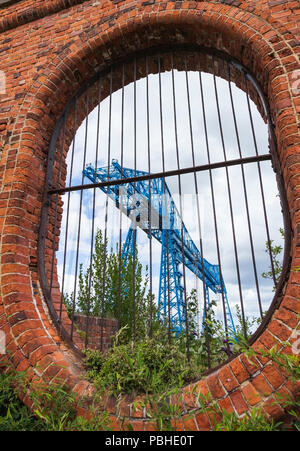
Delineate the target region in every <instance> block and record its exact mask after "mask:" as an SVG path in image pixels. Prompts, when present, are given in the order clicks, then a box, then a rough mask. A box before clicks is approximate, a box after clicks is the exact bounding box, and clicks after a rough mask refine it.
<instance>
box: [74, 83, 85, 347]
mask: <svg viewBox="0 0 300 451" xmlns="http://www.w3.org/2000/svg"><path fill="white" fill-rule="evenodd" d="M85 106H86V111H85V113H86V117H85V137H84V152H83V163H82V178H81V183H83V180H84V174H83V171H84V169H85V163H86V152H87V136H88V125H89V117H88V114H89V91H88V89H87V91H86V93H85ZM82 198H83V190H80V202H79V216H78V226H77V245H76V261H75V279H74V291H73V293H74V299H75V300H76V293H77V276H78V261H79V247H80V234H81V215H82ZM73 324H74V312H73V317H72V329H71V339H73V332H74V327H73Z"/></svg>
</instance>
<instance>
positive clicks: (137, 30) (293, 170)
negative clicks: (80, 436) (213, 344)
mask: <svg viewBox="0 0 300 451" xmlns="http://www.w3.org/2000/svg"><path fill="white" fill-rule="evenodd" d="M24 3H25V2H24ZM254 3H255V2H254ZM124 6H125V5H123V2H120V4H119V6H117V7H112V9H113V11H114V13H113V15H110V16H109V11H106V12H103V11H102V10H101V9H99V10H98V9H97V8H95V6H94V5H93V4H92V2H83V5H82V6H78V7H74V8H73V9H72V17H71V15H70V16H69V17H67V18H66V17H60V16H59V14H58V15H57V16H56V17H55V19H56V20H55V24H54V22H53V21H52V19H51V17H50V18H49V19H47V20H44V22H43V21H42V20H41V22H40V26H41V27H42V28H43V27H45V30H48V31H45V32H47V33H49V37H48V39H50V38H51V34H52V36H56V35H55V33H57V34H58V35H59V34H60V35H61V36H60V39H57V41H56V39H54V38H53V39H54V42H56V44H55V45H56V49H57V48H59V49H61V50H59V51H58V54H57V55H56V54H55V49H54V48H52V49H51V50H50V49H49V52H48V58H49V59H48V60H47V62H45V63H44V64H41V66H40V67H34V69H33V70H32V73H30V74H29V75H28V80H27V88H28V92H27V93H26V94H25V95H20V93H19V92H18V89H16V88H15V85H14V81H13V75H12V77H11V79H9V80H8V92H9V95H12V94H14V95H15V99H14V105H13V108H12V109H11V110H10V111H9V120H8V121H6V123H5V128H4V133H3V135H4V136H3V142H4V147H3V152H2V154H1V166H0V173H1V176H2V189H1V205H0V206H1V219H0V225H1V304H0V321H1V329H2V330H4V331H5V332H6V334H7V348H8V351H9V353H10V357H9V358H10V360H11V362H12V363H13V365H14V366H15V367H16V368H17V369H19V370H21V369H26V368H28V367H30V366H34V365H38V368H39V369H38V371H37V372H36V373H35V375H34V377H43V378H50V379H52V378H53V377H54V376H57V375H59V376H60V377H63V378H65V379H66V380H67V381H68V382H69V384H70V385H71V386H72V387H73V389H74V390H75V391H76V392H78V393H79V394H80V395H83V394H88V393H90V392H91V391H92V387H91V385H90V384H89V383H88V382H86V381H82V380H81V379H80V377H79V375H80V362H79V361H78V360H77V359H76V357H75V356H74V355H73V353H72V352H70V351H69V350H68V348H67V346H66V345H65V344H64V343H63V341H62V340H61V339H60V337H59V336H58V333H57V331H56V329H55V327H54V326H53V324H52V322H51V319H50V317H49V313H48V310H47V307H46V305H45V303H44V300H43V295H42V292H41V288H40V281H39V275H38V273H37V258H38V255H37V240H38V228H39V220H40V210H41V207H42V201H43V189H44V185H45V163H46V156H47V152H48V148H49V142H50V138H51V135H52V133H53V130H54V127H55V122H56V120H57V118H58V117H59V115H60V114H61V113H62V111H63V109H64V107H65V105H66V104H67V102H68V101H69V100H70V98H72V96H73V95H74V94H75V92H76V91H77V90H78V89H79V88H80V86H81V84H82V83H83V82H84V81H86V80H88V79H90V78H91V76H92V75H93V74H94V73H96V72H97V71H99V70H100V69H101V68H104V67H106V66H107V65H108V64H109V63H110V62H112V61H114V60H116V59H118V58H120V57H121V56H123V55H124V54H126V53H132V51H134V50H137V49H138V50H141V49H142V48H145V47H151V46H152V45H158V44H160V43H162V42H163V43H166V42H169V43H175V42H180V43H183V42H184V43H195V42H196V43H197V44H199V45H201V44H202V45H203V44H204V43H205V46H208V47H212V48H216V49H219V50H222V51H225V52H227V53H228V54H230V55H231V56H233V57H235V58H236V59H237V60H239V61H241V63H243V64H244V65H245V66H246V67H247V68H248V69H249V70H251V71H252V72H253V73H254V74H255V75H256V77H257V79H258V80H259V82H260V84H261V86H262V87H263V90H264V92H265V94H266V95H267V97H268V99H269V102H270V107H271V114H272V118H273V121H274V124H275V127H276V136H277V141H278V148H279V154H280V162H281V168H282V171H283V176H284V181H285V185H286V191H287V196H288V201H289V208H290V213H291V219H292V228H293V243H292V249H291V257H292V260H291V266H292V268H294V267H297V266H298V265H299V255H298V250H297V249H298V246H297V245H298V227H299V226H298V221H299V219H298V215H297V212H298V204H297V198H298V190H299V185H298V176H297V167H298V150H299V134H298V117H297V114H296V112H297V107H298V108H299V94H298V93H297V92H296V93H295V92H293V90H292V83H293V81H294V80H293V71H294V70H295V69H297V68H298V65H297V64H298V61H297V58H296V53H295V52H294V50H293V49H294V44H293V42H292V40H291V39H289V35H288V31H287V30H286V29H285V28H284V27H283V26H282V24H279V26H278V25H277V24H276V23H274V24H272V25H271V24H270V23H268V21H266V20H265V19H263V18H260V17H258V15H254V14H251V13H249V12H247V11H245V10H242V9H239V8H236V7H234V6H228V5H223V4H220V3H213V2H192V3H180V4H179V3H173V2H166V3H159V4H157V5H156V4H154V6H152V5H144V6H139V7H137V6H138V5H135V7H134V8H132V9H130V10H129V9H128V10H126V9H125V8H124ZM122 8H123V10H122ZM105 14H107V15H108V17H109V19H107V20H103V15H105ZM48 20H49V21H48ZM80 20H82V21H83V23H84V25H85V26H86V31H82V32H81V33H76V23H77V21H80ZM270 22H272V21H270ZM273 22H274V21H273ZM50 26H52V28H53V29H52V30H51V31H49V27H50ZM67 30H68V31H67ZM29 32H30V34H31V37H32V39H33V41H34V38H35V39H38V38H37V37H36V36H37V34H38V33H40V30H38V32H37V29H35V27H34V26H31V27H30V31H29ZM72 32H73V33H72ZM11 33H12V36H11V39H15V40H17V39H18V37H19V36H20V31H18V30H16V31H14V30H12V32H11ZM69 34H70V36H71V35H72V37H70V39H69V41H68V42H67V43H65V45H64V46H62V47H61V42H62V40H63V39H62V38H64V39H66V36H68V35H69ZM67 39H68V38H67ZM83 42H84V45H83ZM35 51H36V52H37V53H38V50H37V49H36V50H35ZM10 93H11V94H10ZM18 94H19V95H18ZM297 100H298V102H297ZM8 103H9V99H8V100H7V104H8ZM288 251H289V250H288ZM298 279H299V275H298V273H297V272H293V271H292V272H291V273H290V276H289V280H288V281H287V283H286V284H285V287H284V296H283V297H281V298H279V299H278V305H277V307H278V308H277V309H276V310H275V313H274V314H273V317H272V318H271V319H270V323H269V325H268V327H267V329H266V330H265V331H264V332H263V333H262V334H261V335H260V336H259V338H258V339H257V340H256V342H255V343H254V344H253V347H254V348H256V349H257V348H260V347H265V348H268V349H269V348H270V347H272V346H273V345H274V344H275V343H276V341H277V340H280V341H282V342H284V341H286V340H289V341H291V337H292V334H293V331H294V330H295V329H296V327H297V324H298V319H297V314H298V313H299V311H300V309H299V292H298V291H299V287H298V283H299V281H298ZM56 363H60V364H63V365H64V367H65V368H64V369H60V368H59V367H57V366H55V365H53V364H56ZM33 374H34V373H33ZM196 385H197V389H198V390H199V391H201V392H202V393H203V394H206V393H207V392H210V393H211V395H212V398H213V399H215V400H216V401H217V402H218V403H219V405H220V406H222V407H225V408H226V409H228V410H229V411H232V410H233V409H234V410H235V411H236V412H237V413H238V414H243V413H244V412H245V411H247V410H249V409H251V408H252V407H253V406H258V405H263V406H264V409H265V411H266V412H267V413H268V414H270V415H271V416H274V417H276V416H278V415H281V414H282V410H281V409H280V408H279V407H277V406H274V404H273V401H274V393H276V392H279V393H286V392H287V391H294V390H295V388H294V387H293V386H292V385H291V384H290V383H289V382H287V380H286V377H285V375H284V374H281V373H280V371H279V369H278V368H276V367H275V366H274V364H273V363H271V362H268V361H266V360H265V359H259V360H256V362H255V364H253V363H251V364H250V362H249V361H248V360H247V359H246V357H245V356H243V355H241V356H239V357H237V358H235V359H234V360H232V361H231V362H230V363H228V364H227V365H225V366H224V367H222V368H221V369H218V370H216V371H215V372H214V373H212V374H211V375H209V376H208V377H207V378H206V379H205V380H203V381H201V382H199V383H198V384H196ZM266 388H267V390H266ZM189 389H190V388H189V387H187V388H186V389H185V391H186V396H185V398H184V406H183V410H184V411H185V412H186V415H184V416H183V422H184V424H183V425H178V428H180V427H184V428H185V429H186V430H194V429H200V430H201V429H206V428H207V427H209V425H208V423H207V418H205V417H203V416H202V415H201V414H200V413H199V412H198V411H197V407H198V406H197V405H191V401H190V396H189ZM266 393H267V395H266ZM294 394H295V393H294ZM190 411H192V412H193V416H192V417H190V416H188V415H187V413H188V412H190ZM111 413H112V422H113V424H114V427H115V428H116V429H118V428H119V427H120V423H119V422H118V419H117V417H116V409H115V407H114V408H112V412H111ZM123 414H125V415H127V414H128V407H127V406H124V411H123ZM131 415H132V416H133V417H136V418H135V419H134V418H131V421H132V425H133V427H134V429H137V430H138V429H143V428H145V429H151V427H153V425H151V424H150V423H149V421H147V420H146V418H143V413H141V412H139V411H137V412H135V413H133V412H131Z"/></svg>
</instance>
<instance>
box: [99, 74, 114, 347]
mask: <svg viewBox="0 0 300 451" xmlns="http://www.w3.org/2000/svg"><path fill="white" fill-rule="evenodd" d="M112 86H113V71H112V70H111V72H110V89H109V119H108V144H107V166H108V172H107V180H109V172H110V166H109V164H110V152H111V107H112ZM108 197H109V196H108V193H107V194H106V201H105V218H104V257H103V273H102V311H101V326H100V329H101V333H100V350H101V351H103V333H104V315H105V283H106V271H105V269H106V268H105V266H106V258H107V219H108Z"/></svg>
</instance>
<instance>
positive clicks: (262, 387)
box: [252, 374, 273, 396]
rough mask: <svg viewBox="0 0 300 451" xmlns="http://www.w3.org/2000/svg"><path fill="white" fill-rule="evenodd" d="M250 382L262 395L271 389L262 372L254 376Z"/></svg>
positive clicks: (270, 391)
mask: <svg viewBox="0 0 300 451" xmlns="http://www.w3.org/2000/svg"><path fill="white" fill-rule="evenodd" d="M252 384H253V386H254V387H255V388H256V390H257V391H258V392H259V393H260V394H261V395H262V396H268V395H270V394H271V393H272V391H273V389H272V388H271V386H270V384H268V382H267V380H266V378H265V377H264V376H263V375H262V374H258V375H257V376H256V377H254V379H252Z"/></svg>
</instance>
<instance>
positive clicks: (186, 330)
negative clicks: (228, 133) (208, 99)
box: [171, 52, 191, 362]
mask: <svg viewBox="0 0 300 451" xmlns="http://www.w3.org/2000/svg"><path fill="white" fill-rule="evenodd" d="M171 73H172V90H173V114H174V132H175V142H176V146H175V147H176V159H177V168H178V170H179V169H180V162H179V145H178V131H177V111H176V89H175V79H174V55H173V52H172V53H171ZM178 189H179V212H180V217H181V250H182V272H183V290H184V310H185V311H184V313H185V334H186V353H187V359H188V362H190V357H191V356H190V343H189V319H188V305H187V293H186V273H185V255H184V238H183V208H182V189H181V178H180V174H178Z"/></svg>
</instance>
